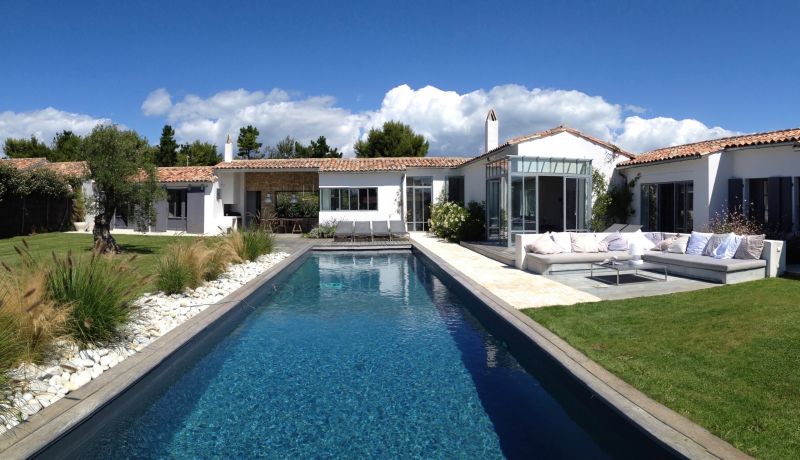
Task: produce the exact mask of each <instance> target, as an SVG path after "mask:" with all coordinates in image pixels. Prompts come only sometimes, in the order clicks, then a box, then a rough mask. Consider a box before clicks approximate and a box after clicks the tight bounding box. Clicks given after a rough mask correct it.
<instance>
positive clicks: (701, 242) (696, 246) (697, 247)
mask: <svg viewBox="0 0 800 460" xmlns="http://www.w3.org/2000/svg"><path fill="white" fill-rule="evenodd" d="M711 235H713V233H700V232H692V235H691V236H690V237H689V244H688V245H687V246H686V254H694V255H696V256H700V255H703V249H705V248H706V244H708V240H709V238H711Z"/></svg>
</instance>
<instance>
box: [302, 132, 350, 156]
mask: <svg viewBox="0 0 800 460" xmlns="http://www.w3.org/2000/svg"><path fill="white" fill-rule="evenodd" d="M302 153H303V156H304V157H306V158H341V157H342V152H340V151H339V149H337V148H332V147H330V146H329V145H328V140H327V139H325V136H320V137H318V138H317V140H316V141H311V143H310V144H309V145H308V147H304V148H303V151H302Z"/></svg>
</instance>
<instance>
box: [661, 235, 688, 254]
mask: <svg viewBox="0 0 800 460" xmlns="http://www.w3.org/2000/svg"><path fill="white" fill-rule="evenodd" d="M688 244H689V235H683V236H679V237H677V238H675V239H674V240H673V241H672V244H670V245H669V247H668V248H667V250H666V252H672V253H675V254H683V253H685V252H686V246H687V245H688Z"/></svg>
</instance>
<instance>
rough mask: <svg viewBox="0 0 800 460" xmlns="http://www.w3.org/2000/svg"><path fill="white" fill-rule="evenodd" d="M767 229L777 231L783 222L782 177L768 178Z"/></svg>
mask: <svg viewBox="0 0 800 460" xmlns="http://www.w3.org/2000/svg"><path fill="white" fill-rule="evenodd" d="M767 206H769V209H768V210H767V227H768V228H767V231H775V230H778V228H779V227H780V222H781V178H780V177H770V178H769V179H767Z"/></svg>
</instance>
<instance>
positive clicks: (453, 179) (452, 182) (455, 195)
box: [447, 176, 464, 206]
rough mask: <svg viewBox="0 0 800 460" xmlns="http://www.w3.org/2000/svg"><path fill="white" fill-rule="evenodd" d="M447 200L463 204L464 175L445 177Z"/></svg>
mask: <svg viewBox="0 0 800 460" xmlns="http://www.w3.org/2000/svg"><path fill="white" fill-rule="evenodd" d="M447 201H450V202H453V203H458V204H460V205H461V206H464V176H450V177H448V178H447Z"/></svg>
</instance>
